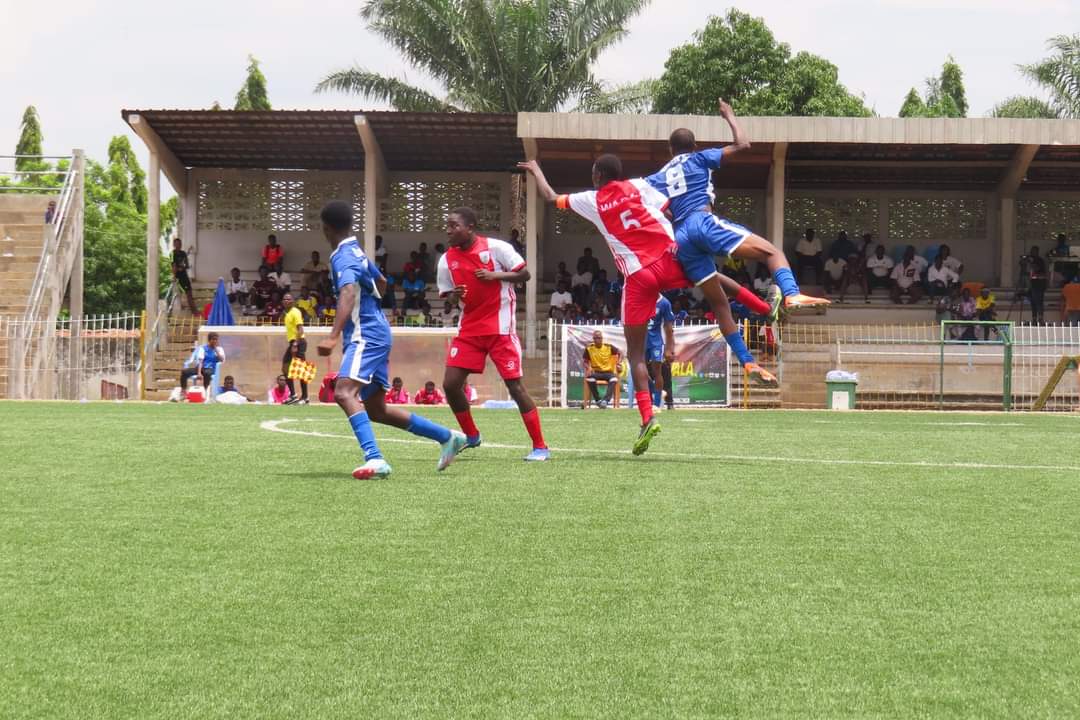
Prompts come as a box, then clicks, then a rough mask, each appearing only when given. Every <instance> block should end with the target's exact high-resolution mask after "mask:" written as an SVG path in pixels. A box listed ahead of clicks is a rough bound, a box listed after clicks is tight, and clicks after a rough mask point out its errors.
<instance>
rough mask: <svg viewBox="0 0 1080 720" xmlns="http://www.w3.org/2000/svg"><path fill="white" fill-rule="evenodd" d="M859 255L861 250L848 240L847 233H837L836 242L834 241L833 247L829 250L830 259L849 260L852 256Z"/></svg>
mask: <svg viewBox="0 0 1080 720" xmlns="http://www.w3.org/2000/svg"><path fill="white" fill-rule="evenodd" d="M858 254H859V250H858V248H856V247H855V243H853V242H851V241H850V240H848V236H847V232H846V231H844V230H841V231H840V232H839V233H837V235H836V240H835V241H833V244H832V247H830V248H829V257H830V258H840V259H841V260H847V259H848V258H849V257H851V256H852V255H858Z"/></svg>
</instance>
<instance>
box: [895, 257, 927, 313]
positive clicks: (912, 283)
mask: <svg viewBox="0 0 1080 720" xmlns="http://www.w3.org/2000/svg"><path fill="white" fill-rule="evenodd" d="M919 278H920V273H919V265H918V263H916V262H915V248H913V247H911V246H908V249H907V250H905V251H904V259H903V260H901V261H900V263H899V264H898V265H896V266H895V267H894V268H893V271H892V287H891V288H890V291H889V295H890V296H891V297H892V301H893V302H894V303H896V304H898V305H899V304H900V300H901V298H902V297H903V296H905V295H906V296H907V298H908V303H909V304H911V303H916V302H918V301H919V298H921V297H922V296H923V288H922V281H921V280H920V279H919Z"/></svg>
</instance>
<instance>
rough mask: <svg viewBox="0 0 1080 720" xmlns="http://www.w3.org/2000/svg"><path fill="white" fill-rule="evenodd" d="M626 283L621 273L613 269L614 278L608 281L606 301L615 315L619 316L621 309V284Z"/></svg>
mask: <svg viewBox="0 0 1080 720" xmlns="http://www.w3.org/2000/svg"><path fill="white" fill-rule="evenodd" d="M625 284H626V280H625V278H623V274H622V273H621V272H619V271H618V270H616V271H615V279H614V280H612V281H611V282H610V283H608V290H607V303H608V307H610V308H611V309H612V310H613V311H614V313H615V317H616V318H618V317H619V312H620V311H621V310H622V294H623V285H625Z"/></svg>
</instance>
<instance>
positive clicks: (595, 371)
mask: <svg viewBox="0 0 1080 720" xmlns="http://www.w3.org/2000/svg"><path fill="white" fill-rule="evenodd" d="M621 358H622V355H621V353H620V352H619V349H618V348H616V347H615V346H613V345H609V344H607V343H605V342H604V333H602V332H600V331H599V330H597V331H596V332H594V333H593V341H592V343H590V344H589V345H586V346H585V352H584V353H583V356H582V362H583V363H584V367H585V382H586V383H588V385H589V392H591V393H592V397H593V401H594V402H596V406H597V407H599V408H606V407H607V406H608V405H609V404H610V403H611V398H612V396H613V395H614V393H615V384H616V383H617V382H618V380H619V375H618V372H619V361H620V360H621ZM599 380H605V381H607V392H606V394H605V395H604V398H603V399H601V398H600V390H599V389H598V388H597V381H599Z"/></svg>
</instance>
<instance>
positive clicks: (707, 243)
mask: <svg viewBox="0 0 1080 720" xmlns="http://www.w3.org/2000/svg"><path fill="white" fill-rule="evenodd" d="M752 234H753V232H752V231H751V230H750V229H749V228H745V227H743V226H742V225H740V224H738V223H734V222H731V221H730V220H727V219H725V218H720V217H717V216H715V215H713V214H712V213H708V212H705V211H703V210H701V211H698V212H696V213H694V214H693V215H691V216H690V217H688V218H686V219H685V220H683V221H682V222H681V223H679V225H678V227H676V228H675V242H677V243H678V244H679V251H678V253H676V257H677V258H678V260H679V264H681V265H682V267H683V272H684V273H686V279H687V280H689V281H690V282H691V283H693V284H694V285H700V284H701V283H703V282H705V281H706V280H708V279H709V278H710V277H712V276H713V275H715V274H716V260H715V257H716V256H717V255H730V254H731V253H733V252H735V249H736V248H737V247H739V246H740V245H742V242H743V240H745V239H746V238H747V237H749V236H750V235H752Z"/></svg>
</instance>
